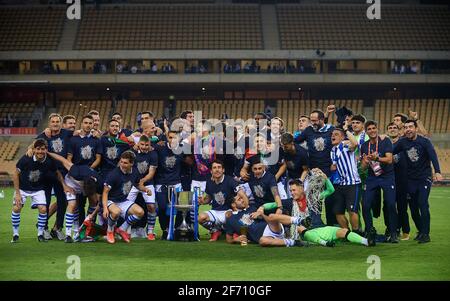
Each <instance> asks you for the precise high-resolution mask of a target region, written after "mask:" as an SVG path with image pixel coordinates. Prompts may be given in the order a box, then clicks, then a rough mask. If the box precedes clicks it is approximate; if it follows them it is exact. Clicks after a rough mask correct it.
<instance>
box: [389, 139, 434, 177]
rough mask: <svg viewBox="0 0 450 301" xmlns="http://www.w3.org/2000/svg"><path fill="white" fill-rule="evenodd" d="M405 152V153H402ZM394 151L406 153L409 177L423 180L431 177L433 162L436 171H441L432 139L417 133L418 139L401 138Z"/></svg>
mask: <svg viewBox="0 0 450 301" xmlns="http://www.w3.org/2000/svg"><path fill="white" fill-rule="evenodd" d="M402 152H403V153H402ZM394 153H402V154H404V155H405V159H406V164H407V170H408V179H413V180H423V179H426V178H431V164H430V162H432V163H433V166H434V169H435V172H437V173H440V172H441V170H440V167H439V161H438V158H437V155H436V151H435V150H434V147H433V144H432V143H431V141H430V139H428V138H425V137H422V136H420V135H417V138H416V140H410V139H408V138H406V137H404V138H400V140H399V141H398V142H397V144H396V145H395V148H394Z"/></svg>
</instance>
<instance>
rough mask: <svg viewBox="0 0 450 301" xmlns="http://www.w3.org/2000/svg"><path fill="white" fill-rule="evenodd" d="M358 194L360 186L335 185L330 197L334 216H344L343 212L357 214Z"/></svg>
mask: <svg viewBox="0 0 450 301" xmlns="http://www.w3.org/2000/svg"><path fill="white" fill-rule="evenodd" d="M359 194H361V184H356V185H336V186H335V191H334V193H333V195H332V197H333V211H334V214H339V215H341V214H345V210H347V211H348V212H358V209H359Z"/></svg>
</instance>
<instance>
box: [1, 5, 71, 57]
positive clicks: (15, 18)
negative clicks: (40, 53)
mask: <svg viewBox="0 0 450 301" xmlns="http://www.w3.org/2000/svg"><path fill="white" fill-rule="evenodd" d="M64 18H65V10H64V9H63V8H52V9H47V8H46V7H42V8H41V7H33V8H1V9H0V40H1V41H2V42H1V43H0V50H1V51H11V50H56V49H57V47H58V43H59V40H60V38H61V35H62V31H63V27H64Z"/></svg>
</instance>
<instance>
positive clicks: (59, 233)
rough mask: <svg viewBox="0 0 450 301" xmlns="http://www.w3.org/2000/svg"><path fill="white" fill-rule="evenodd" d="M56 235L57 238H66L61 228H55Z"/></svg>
mask: <svg viewBox="0 0 450 301" xmlns="http://www.w3.org/2000/svg"><path fill="white" fill-rule="evenodd" d="M56 237H57V238H58V240H64V239H65V238H66V236H65V235H64V233H63V232H62V231H61V230H56Z"/></svg>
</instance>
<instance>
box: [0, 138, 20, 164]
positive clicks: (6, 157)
mask: <svg viewBox="0 0 450 301" xmlns="http://www.w3.org/2000/svg"><path fill="white" fill-rule="evenodd" d="M19 146H20V143H19V142H0V160H1V161H12V160H14V159H15V156H16V154H17V151H18V150H19Z"/></svg>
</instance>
